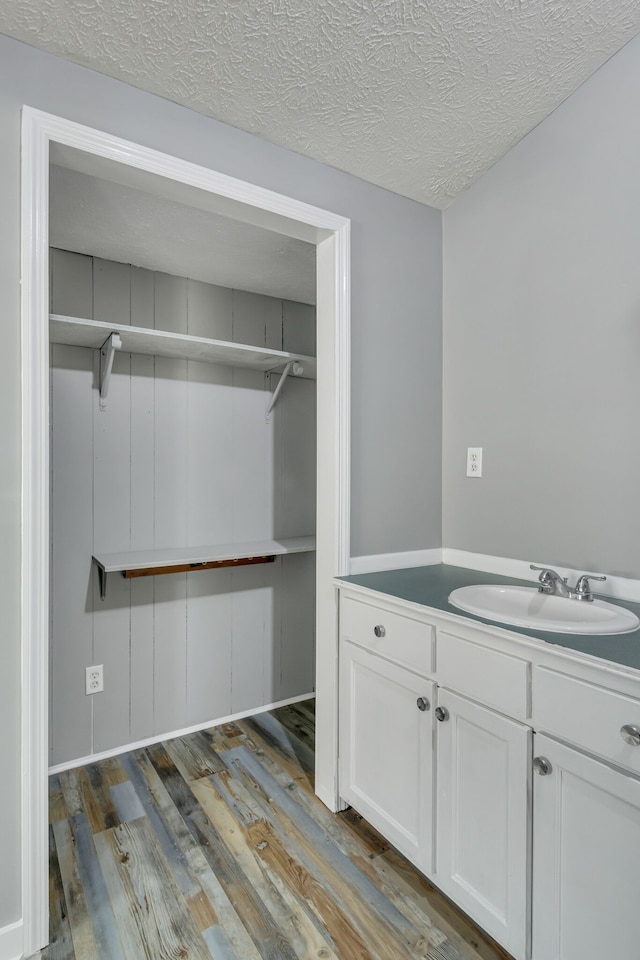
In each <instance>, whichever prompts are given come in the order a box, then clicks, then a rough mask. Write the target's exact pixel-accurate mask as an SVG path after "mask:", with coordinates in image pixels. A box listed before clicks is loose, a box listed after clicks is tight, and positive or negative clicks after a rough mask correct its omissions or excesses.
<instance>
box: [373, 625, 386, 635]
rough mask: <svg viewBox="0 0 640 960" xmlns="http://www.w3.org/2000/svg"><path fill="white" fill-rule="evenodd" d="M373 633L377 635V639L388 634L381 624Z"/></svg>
mask: <svg viewBox="0 0 640 960" xmlns="http://www.w3.org/2000/svg"><path fill="white" fill-rule="evenodd" d="M373 632H374V633H375V635H376V637H384V636H385V635H386V633H387V631H386V630H385V628H384V627H383V626H382V624H381V623H379V624H378V626H377V627H374V628H373Z"/></svg>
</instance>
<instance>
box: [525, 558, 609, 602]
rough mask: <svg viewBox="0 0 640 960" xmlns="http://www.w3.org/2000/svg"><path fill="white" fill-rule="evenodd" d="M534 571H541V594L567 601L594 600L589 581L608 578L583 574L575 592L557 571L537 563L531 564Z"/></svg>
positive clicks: (539, 578) (579, 578) (539, 579)
mask: <svg viewBox="0 0 640 960" xmlns="http://www.w3.org/2000/svg"><path fill="white" fill-rule="evenodd" d="M529 566H530V568H531V569H532V570H540V576H539V577H538V583H539V586H538V590H539V592H540V593H546V594H547V595H548V596H552V597H565V598H566V599H567V600H587V601H590V600H593V594H592V593H591V587H590V586H589V580H606V579H607V578H606V577H596V576H595V575H594V574H590V573H583V574H582V576H581V577H578V582H577V583H576V586H575V590H572V588H571V587H570V586H568V584H567V578H566V577H561V576H560V574H559V573H556V571H555V570H551V569H550V568H549V567H537V566H536V565H535V563H530V564H529Z"/></svg>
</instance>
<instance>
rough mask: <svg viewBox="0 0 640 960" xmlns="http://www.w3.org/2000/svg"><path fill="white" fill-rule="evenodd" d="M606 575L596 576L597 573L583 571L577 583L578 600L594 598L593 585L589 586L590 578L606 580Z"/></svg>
mask: <svg viewBox="0 0 640 960" xmlns="http://www.w3.org/2000/svg"><path fill="white" fill-rule="evenodd" d="M606 579H607V578H606V577H596V575H595V573H583V574H582V576H581V577H578V582H577V583H576V599H577V600H593V595H592V593H591V587H590V586H589V580H606Z"/></svg>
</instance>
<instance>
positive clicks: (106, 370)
mask: <svg viewBox="0 0 640 960" xmlns="http://www.w3.org/2000/svg"><path fill="white" fill-rule="evenodd" d="M121 349H122V340H121V339H120V334H119V333H112V334H111V336H110V337H107V339H106V340H105V342H104V343H103V344H102V346H101V348H100V409H101V410H106V407H107V394H108V392H109V381H110V380H111V371H112V369H113V358H114V356H115V353H116V350H121Z"/></svg>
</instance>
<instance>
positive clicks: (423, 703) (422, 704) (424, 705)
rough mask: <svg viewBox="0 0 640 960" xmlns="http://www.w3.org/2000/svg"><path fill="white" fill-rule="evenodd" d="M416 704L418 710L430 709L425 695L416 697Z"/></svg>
mask: <svg viewBox="0 0 640 960" xmlns="http://www.w3.org/2000/svg"><path fill="white" fill-rule="evenodd" d="M416 704H417V705H418V710H430V709H431V704H430V703H429V701H428V700H427V698H426V697H418V699H417V700H416Z"/></svg>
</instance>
